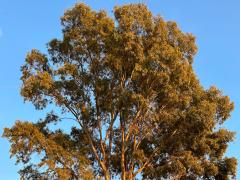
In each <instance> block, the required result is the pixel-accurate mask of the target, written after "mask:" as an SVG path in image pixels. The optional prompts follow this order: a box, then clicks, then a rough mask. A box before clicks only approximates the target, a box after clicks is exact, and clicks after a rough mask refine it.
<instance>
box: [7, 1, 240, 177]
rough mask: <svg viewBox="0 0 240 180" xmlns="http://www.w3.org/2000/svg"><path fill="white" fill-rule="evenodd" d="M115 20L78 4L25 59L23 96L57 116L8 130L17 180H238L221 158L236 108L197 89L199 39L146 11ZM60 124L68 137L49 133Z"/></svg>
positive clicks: (135, 9)
mask: <svg viewBox="0 0 240 180" xmlns="http://www.w3.org/2000/svg"><path fill="white" fill-rule="evenodd" d="M114 17H115V19H112V18H110V17H109V16H108V15H107V13H106V12H105V11H99V12H96V11H93V10H91V9H90V7H88V6H86V5H84V4H82V3H80V4H76V5H75V6H74V7H73V8H72V9H70V10H67V11H66V12H65V14H64V16H63V17H62V19H61V22H62V25H63V30H62V32H63V39H62V40H58V39H53V40H51V41H50V42H49V43H48V54H47V55H45V54H42V53H41V52H39V51H38V50H35V49H33V50H32V51H31V52H30V53H29V54H28V55H27V57H26V63H25V65H23V66H22V69H21V70H22V78H21V79H22V82H23V86H22V89H21V95H22V96H23V97H24V99H25V101H31V102H32V103H33V104H34V105H35V107H36V109H43V108H45V107H46V106H47V105H48V104H49V103H52V104H54V105H56V106H57V107H60V109H61V113H62V114H58V115H57V113H54V112H51V113H49V114H47V116H46V118H45V119H43V120H40V121H38V122H37V123H30V122H22V121H17V122H16V124H15V125H14V126H13V127H12V128H10V129H9V128H6V129H5V130H4V134H3V136H4V137H6V138H8V139H9V141H10V143H11V151H10V152H11V156H15V157H16V159H17V163H19V162H21V163H23V164H24V165H25V166H24V168H23V169H22V170H21V171H20V175H21V177H22V178H24V179H31V178H32V179H40V178H43V179H49V178H50V179H79V178H83V179H93V178H100V177H105V179H107V180H108V179H111V178H112V177H121V179H123V180H125V179H130V180H131V179H134V178H136V176H137V174H141V176H142V177H143V178H146V179H229V178H234V177H235V174H236V164H237V162H236V159H235V158H227V157H224V153H225V152H226V149H227V144H228V143H229V142H231V141H232V140H233V138H234V133H233V132H230V131H228V130H226V129H222V128H220V127H221V126H220V125H221V124H222V123H223V122H224V121H225V120H227V118H229V115H230V112H231V111H232V110H233V103H232V102H230V100H229V98H228V97H227V96H223V95H222V93H221V92H220V91H219V90H218V89H217V88H215V87H211V88H209V89H207V90H205V89H204V88H203V87H202V86H201V85H200V83H199V81H198V79H197V77H196V75H195V74H194V71H193V68H192V63H193V57H194V55H195V54H196V52H197V47H196V45H195V38H194V37H193V36H192V35H191V34H185V33H183V32H181V31H180V29H179V28H178V27H177V25H176V23H175V22H165V21H164V20H163V19H162V18H161V17H160V16H153V15H152V13H151V12H150V11H149V10H148V9H147V7H146V6H145V5H143V4H129V5H124V6H121V7H115V9H114ZM66 115H69V117H68V118H63V117H61V116H64V117H66ZM59 121H67V122H68V123H69V124H70V123H72V126H73V127H72V129H71V132H70V133H66V132H65V131H64V127H60V128H59V129H57V130H53V128H51V126H49V125H51V124H52V123H56V124H58V123H59ZM76 122H77V125H76ZM36 153H37V154H38V155H39V160H40V161H39V163H36V162H35V161H32V159H31V157H32V156H33V155H35V154H36Z"/></svg>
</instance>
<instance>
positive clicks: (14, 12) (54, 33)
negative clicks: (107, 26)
mask: <svg viewBox="0 0 240 180" xmlns="http://www.w3.org/2000/svg"><path fill="white" fill-rule="evenodd" d="M76 2H77V1H76V0H67V1H66V0H65V1H59V0H51V1H49V0H41V1H40V0H38V1H32V0H24V1H19V0H11V1H9V0H1V1H0V62H1V63H0V134H2V131H3V128H4V127H6V126H7V127H10V126H12V125H13V124H14V121H15V120H17V119H19V120H37V119H38V118H40V117H44V112H39V111H35V110H34V108H33V106H32V105H31V104H29V103H26V104H24V103H23V99H22V98H21V97H20V95H19V88H20V85H21V82H20V80H19V78H20V66H21V65H22V64H23V63H24V59H25V55H26V53H27V52H28V51H29V50H31V49H32V48H37V49H40V50H42V51H43V52H44V51H45V45H46V43H47V42H48V41H49V40H50V39H51V38H54V37H60V36H61V34H60V32H61V27H60V23H59V17H60V16H61V15H62V14H63V12H64V9H66V8H69V7H71V6H73V5H74V3H76ZM84 2H85V3H87V4H88V5H90V6H91V7H92V8H94V9H106V10H107V11H108V12H109V13H111V10H112V8H113V7H114V6H115V5H119V4H122V3H126V2H145V3H146V4H147V5H148V6H149V8H150V9H151V10H152V11H153V13H154V14H161V15H162V16H163V17H164V19H165V20H175V21H176V22H177V23H178V24H179V26H180V28H181V29H182V30H183V31H184V32H191V33H193V34H194V35H195V36H196V37H197V45H198V47H199V52H198V54H197V56H196V58H195V62H194V69H195V71H196V73H197V75H198V77H199V79H200V81H201V83H202V84H203V85H204V87H206V88H207V87H209V86H210V85H215V86H217V87H218V88H220V89H221V90H222V91H223V92H224V94H227V95H229V96H230V98H231V100H232V101H234V103H235V110H234V112H233V113H232V116H231V118H230V119H229V121H228V122H227V123H225V125H224V126H225V127H227V128H229V129H231V130H233V131H236V132H237V133H238V134H237V137H236V140H235V142H234V143H232V144H231V145H230V147H229V150H228V152H227V155H229V156H235V157H237V158H238V160H239V162H240V154H239V149H240V126H239V125H240V123H239V119H240V59H239V58H240V56H239V53H240V43H239V42H240V10H239V9H240V1H239V0H231V1H219V0H201V1H194V0H184V1H179V0H145V1H120V0H117V1H116V0H97V1H95V0H91V1H90V0H89V1H87V0H85V1H84ZM0 154H1V159H0V175H1V176H0V179H4V180H15V179H19V176H18V174H17V171H18V170H19V167H17V166H15V164H14V163H15V162H14V160H13V159H10V158H9V144H8V142H7V140H6V139H2V138H0ZM238 178H240V168H238Z"/></svg>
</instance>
